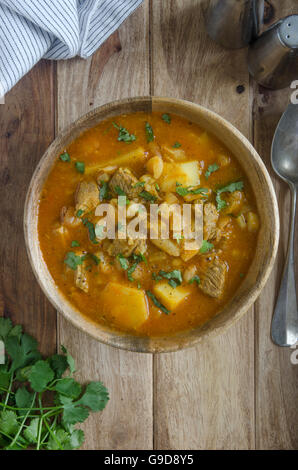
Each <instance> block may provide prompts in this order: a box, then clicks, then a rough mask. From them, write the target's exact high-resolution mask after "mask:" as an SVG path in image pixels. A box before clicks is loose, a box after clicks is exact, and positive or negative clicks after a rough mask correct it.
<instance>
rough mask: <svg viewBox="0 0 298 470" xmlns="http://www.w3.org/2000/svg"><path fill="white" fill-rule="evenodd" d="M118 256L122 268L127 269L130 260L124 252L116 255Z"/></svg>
mask: <svg viewBox="0 0 298 470" xmlns="http://www.w3.org/2000/svg"><path fill="white" fill-rule="evenodd" d="M116 258H117V259H118V261H119V263H120V266H121V268H122V269H124V271H126V270H127V269H128V268H129V262H128V260H127V259H126V258H125V256H124V255H122V253H119V254H118V255H117V256H116Z"/></svg>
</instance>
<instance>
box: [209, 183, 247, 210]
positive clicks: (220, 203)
mask: <svg viewBox="0 0 298 470" xmlns="http://www.w3.org/2000/svg"><path fill="white" fill-rule="evenodd" d="M243 186H244V184H243V182H242V181H235V182H233V183H230V184H227V185H226V186H222V187H221V188H218V189H217V190H216V191H215V193H216V197H215V200H216V204H217V210H218V211H220V210H222V209H224V208H225V207H226V206H227V203H226V201H224V200H223V199H221V194H222V193H233V192H234V191H242V189H243Z"/></svg>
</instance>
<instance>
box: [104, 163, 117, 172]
mask: <svg viewBox="0 0 298 470" xmlns="http://www.w3.org/2000/svg"><path fill="white" fill-rule="evenodd" d="M117 168H118V167H117V165H113V166H112V165H110V166H105V167H104V168H103V169H102V171H104V172H105V173H114V171H116V170H117Z"/></svg>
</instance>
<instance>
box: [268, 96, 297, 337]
mask: <svg viewBox="0 0 298 470" xmlns="http://www.w3.org/2000/svg"><path fill="white" fill-rule="evenodd" d="M271 163H272V167H273V169H274V171H275V172H276V174H277V175H278V176H280V177H281V178H282V179H283V180H284V181H286V182H287V183H288V185H289V186H290V189H291V194H292V209H291V225H290V234H289V244H288V252H287V259H286V264H285V268H284V273H283V277H282V282H281V286H280V290H279V294H278V298H277V303H276V306H275V310H274V314H273V319H272V325H271V336H272V340H273V341H274V343H275V344H277V345H278V346H292V345H294V344H295V343H297V341H298V310H297V296H296V283H295V262H294V239H295V214H296V199H297V187H298V104H289V106H288V107H287V109H286V111H285V112H284V114H283V115H282V117H281V119H280V121H279V123H278V126H277V128H276V131H275V134H274V137H273V142H272V148H271Z"/></svg>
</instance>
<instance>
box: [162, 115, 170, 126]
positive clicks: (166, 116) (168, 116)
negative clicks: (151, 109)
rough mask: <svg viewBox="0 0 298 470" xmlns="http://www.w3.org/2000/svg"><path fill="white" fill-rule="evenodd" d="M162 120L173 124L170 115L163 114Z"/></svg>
mask: <svg viewBox="0 0 298 470" xmlns="http://www.w3.org/2000/svg"><path fill="white" fill-rule="evenodd" d="M161 118H162V119H163V120H164V121H165V122H166V123H167V124H171V116H170V115H169V114H163V115H162V116H161Z"/></svg>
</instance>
